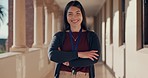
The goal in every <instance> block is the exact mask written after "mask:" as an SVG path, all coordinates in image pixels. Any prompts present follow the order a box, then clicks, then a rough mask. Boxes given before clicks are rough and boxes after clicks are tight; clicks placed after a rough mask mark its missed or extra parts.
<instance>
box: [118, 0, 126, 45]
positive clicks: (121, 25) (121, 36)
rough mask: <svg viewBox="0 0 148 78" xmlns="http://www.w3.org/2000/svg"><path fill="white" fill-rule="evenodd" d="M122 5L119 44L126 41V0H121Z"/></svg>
mask: <svg viewBox="0 0 148 78" xmlns="http://www.w3.org/2000/svg"><path fill="white" fill-rule="evenodd" d="M120 6H121V8H120V9H119V10H120V18H119V19H120V21H119V23H120V26H119V46H121V45H123V44H124V43H125V0H121V2H120Z"/></svg>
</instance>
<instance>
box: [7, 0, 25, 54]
mask: <svg viewBox="0 0 148 78" xmlns="http://www.w3.org/2000/svg"><path fill="white" fill-rule="evenodd" d="M25 20H26V18H25V0H13V45H12V47H11V48H10V51H21V52H25V51H26V50H27V46H26V24H25V22H26V21H25Z"/></svg>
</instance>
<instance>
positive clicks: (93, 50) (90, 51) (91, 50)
mask: <svg viewBox="0 0 148 78" xmlns="http://www.w3.org/2000/svg"><path fill="white" fill-rule="evenodd" d="M90 52H95V53H96V52H98V51H97V50H91V51H90Z"/></svg>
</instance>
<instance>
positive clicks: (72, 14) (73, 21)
mask: <svg viewBox="0 0 148 78" xmlns="http://www.w3.org/2000/svg"><path fill="white" fill-rule="evenodd" d="M82 20H83V17H82V13H81V10H80V9H79V8H77V7H75V6H71V7H70V8H69V9H68V12H67V21H68V23H69V24H70V26H81V23H82Z"/></svg>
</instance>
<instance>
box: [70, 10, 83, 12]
mask: <svg viewBox="0 0 148 78" xmlns="http://www.w3.org/2000/svg"><path fill="white" fill-rule="evenodd" d="M76 12H81V11H80V10H77V11H76ZM68 13H72V12H68Z"/></svg>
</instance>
